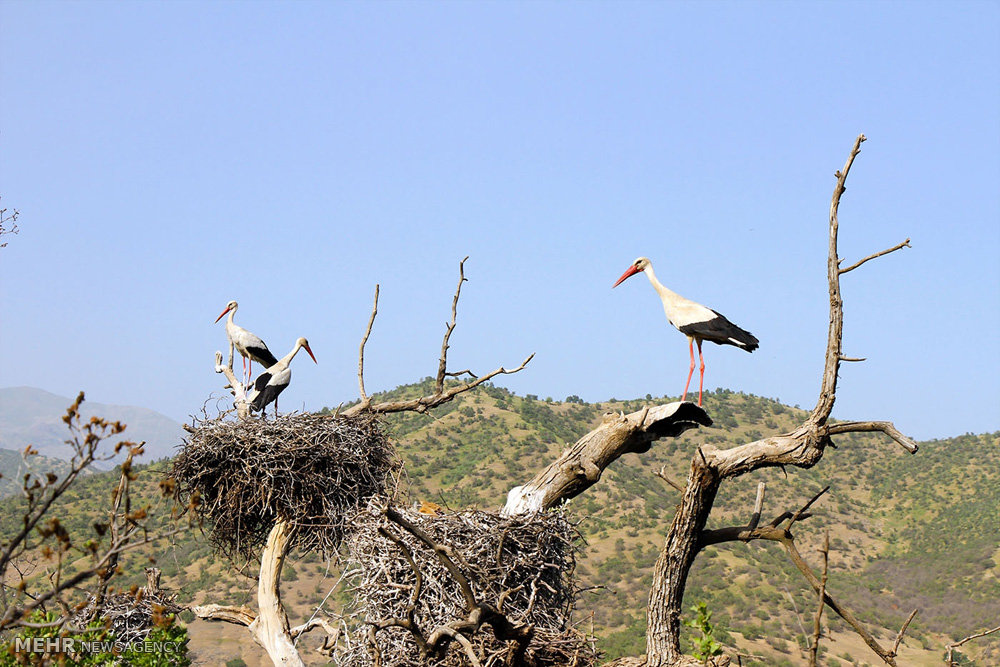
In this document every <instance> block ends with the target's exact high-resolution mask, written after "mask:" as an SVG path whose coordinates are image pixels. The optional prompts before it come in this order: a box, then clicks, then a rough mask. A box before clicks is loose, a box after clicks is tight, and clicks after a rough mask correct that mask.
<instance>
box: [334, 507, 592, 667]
mask: <svg viewBox="0 0 1000 667" xmlns="http://www.w3.org/2000/svg"><path fill="white" fill-rule="evenodd" d="M399 513H400V514H401V515H403V517H404V518H405V519H406V520H407V521H408V522H410V523H412V524H413V525H415V526H417V527H418V528H419V529H420V530H422V531H424V532H426V533H427V534H428V535H429V536H430V537H431V538H432V539H433V540H434V541H435V542H437V543H439V544H442V545H448V546H450V547H451V549H452V550H453V551H454V553H455V554H456V561H455V564H456V565H457V567H458V568H459V570H460V571H461V572H462V573H463V574H464V576H465V577H466V579H468V581H469V584H470V585H471V587H472V589H473V590H474V592H475V595H476V598H477V601H479V602H485V603H488V604H490V605H492V606H494V607H497V608H499V610H500V611H501V612H502V613H503V614H504V615H505V616H506V617H507V619H508V620H509V621H510V622H511V623H513V624H514V625H522V624H532V625H534V627H535V630H534V634H533V636H532V639H531V642H530V643H529V645H528V649H527V651H526V654H525V664H526V665H531V666H542V665H546V666H548V665H552V666H555V665H560V666H561V667H568V666H570V665H576V666H578V667H587V666H589V665H594V664H595V663H596V658H597V656H596V654H595V652H594V649H593V644H592V642H591V641H590V638H588V637H587V636H585V635H584V634H583V633H582V632H580V631H578V630H577V629H576V628H575V627H573V625H572V623H571V615H572V612H573V604H574V600H575V599H576V594H577V592H578V591H577V588H576V586H575V584H574V571H575V568H576V553H577V551H578V550H579V546H580V540H581V538H580V534H579V532H578V531H577V530H576V528H575V527H574V526H573V525H572V524H571V523H570V522H569V521H567V520H566V518H565V517H564V516H563V514H562V512H559V511H552V512H545V513H542V514H537V515H530V516H527V515H522V516H517V517H501V516H499V515H498V514H496V513H492V512H482V511H478V510H466V511H462V512H456V513H448V514H441V515H427V514H421V513H419V512H416V511H408V510H400V511H399ZM363 516H366V518H363V519H359V523H361V524H363V525H361V526H359V527H358V529H357V531H356V532H355V533H354V534H353V535H352V537H351V538H350V539H349V540H348V545H347V546H348V556H347V562H346V563H345V567H346V569H347V575H346V580H347V581H348V582H349V584H350V590H351V592H352V594H353V596H354V602H353V607H352V608H351V609H350V610H349V612H351V614H352V617H353V621H354V622H355V630H354V632H353V633H352V635H353V636H352V638H351V641H350V642H341V643H340V644H339V645H338V647H337V649H336V650H335V655H334V656H333V657H334V658H335V660H336V662H337V663H338V664H340V665H349V666H350V667H368V666H370V665H373V664H375V661H374V656H375V655H376V653H379V654H381V665H382V666H383V667H423V665H424V662H423V661H422V660H421V658H420V652H419V650H418V648H417V644H416V643H415V641H414V638H413V636H412V634H411V633H409V632H408V631H407V630H404V629H402V628H399V627H387V628H385V629H382V630H379V631H378V632H377V633H376V635H375V642H376V644H377V648H376V647H374V646H372V640H371V634H370V630H371V628H372V626H373V624H378V623H380V622H383V621H387V620H390V619H401V618H404V617H405V616H406V612H407V608H408V606H409V605H410V602H411V599H412V595H413V590H414V586H415V584H416V575H415V573H414V571H413V567H412V566H411V565H410V564H409V562H408V561H407V559H406V556H405V555H404V553H403V551H402V550H401V549H400V548H399V546H398V545H397V544H395V543H394V542H393V541H391V540H390V539H387V538H386V537H385V536H384V535H382V534H380V533H379V528H382V529H383V530H386V531H389V532H391V534H392V535H393V536H395V537H396V538H397V539H399V540H402V542H403V543H405V544H406V545H407V547H408V548H409V550H410V551H411V553H412V555H413V559H414V561H415V563H416V565H417V567H418V568H419V569H420V573H421V576H422V581H421V588H420V594H419V599H418V600H417V604H416V607H415V610H414V620H415V622H416V624H417V626H418V627H419V628H420V631H421V633H422V634H423V635H424V637H428V636H430V635H431V634H432V633H433V631H434V630H435V628H438V627H439V626H443V625H446V624H449V623H454V622H456V621H461V620H463V619H466V618H468V616H469V612H468V610H467V607H466V602H465V599H464V598H463V596H462V593H461V591H460V588H459V585H458V584H457V582H456V581H455V579H454V577H453V576H452V575H451V574H450V573H449V572H448V570H447V569H446V567H445V566H444V565H443V564H442V562H441V560H440V559H439V558H438V556H437V555H436V554H435V553H434V552H433V551H432V550H431V549H430V548H428V547H427V546H426V545H425V544H424V543H422V542H421V541H420V540H418V539H417V538H415V537H414V535H412V534H411V533H409V532H407V531H406V530H404V529H403V528H402V527H401V526H400V525H397V524H396V523H393V522H391V521H388V520H387V519H386V518H385V517H384V516H383V515H381V514H378V513H376V514H367V515H363ZM471 644H472V646H473V647H474V648H475V652H476V654H477V655H478V656H479V659H480V660H481V662H482V664H484V665H487V664H489V665H502V664H505V659H506V658H508V657H509V653H510V652H511V651H512V650H514V646H513V642H501V641H499V640H497V639H496V637H495V636H494V633H493V631H492V630H491V629H490V628H489V627H485V626H484V627H482V628H480V630H479V632H478V633H476V634H475V636H474V637H472V638H471ZM434 664H435V665H445V666H449V667H450V666H455V667H458V666H460V665H461V666H468V665H470V664H471V661H470V660H469V659H468V657H467V655H466V652H465V651H463V649H462V647H461V646H459V645H458V644H457V643H455V644H452V645H451V646H450V648H449V650H448V652H447V654H446V655H445V657H444V658H443V659H442V660H441V661H440V662H437V661H435V662H434Z"/></svg>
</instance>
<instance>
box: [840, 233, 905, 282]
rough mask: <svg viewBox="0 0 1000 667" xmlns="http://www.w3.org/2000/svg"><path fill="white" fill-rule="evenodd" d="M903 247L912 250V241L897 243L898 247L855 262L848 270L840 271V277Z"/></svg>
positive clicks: (895, 246)
mask: <svg viewBox="0 0 1000 667" xmlns="http://www.w3.org/2000/svg"><path fill="white" fill-rule="evenodd" d="M903 247H906V248H912V247H913V246H911V245H910V239H906V240H905V241H903V242H902V243H897V244H896V245H894V246H892V247H891V248H886V249H885V250H883V251H881V252H876V253H874V254H872V255H868V256H867V257H865V258H864V259H862V260H859V261H857V262H855V263H854V264H851V265H850V266H849V267H847V268H846V269H840V275H844V274H845V273H847V272H848V271H853V270H854V269H856V268H858V267H859V266H861V265H862V264H864V263H865V262H867V261H869V260H872V259H875V258H876V257H881V256H882V255H888V254H889V253H890V252H896V251H897V250H899V249H900V248H903Z"/></svg>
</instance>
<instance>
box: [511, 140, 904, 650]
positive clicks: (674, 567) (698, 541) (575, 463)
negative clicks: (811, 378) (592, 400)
mask: <svg viewBox="0 0 1000 667" xmlns="http://www.w3.org/2000/svg"><path fill="white" fill-rule="evenodd" d="M863 141H865V137H864V135H860V136H859V137H858V138H857V140H856V141H855V142H854V146H853V147H852V149H851V152H850V155H849V157H848V159H847V163H846V164H845V165H844V168H843V169H842V170H840V171H838V172H837V173H836V178H837V182H836V186H835V188H834V192H833V198H832V201H831V204H830V217H829V234H830V239H829V254H828V259H827V279H828V286H829V294H830V299H829V301H830V317H829V332H828V337H827V346H826V361H825V365H824V369H823V377H822V382H821V386H820V394H819V399H818V401H817V403H816V407H815V408H813V410H812V411H811V412H810V414H809V416H808V417H807V419H806V420H805V422H804V423H803V424H802V425H801V426H800V427H798V428H797V429H795V430H794V431H792V432H791V433H783V434H778V435H773V436H770V437H767V438H763V439H761V440H757V441H755V442H751V443H747V444H744V445H740V446H737V447H732V448H730V449H718V448H716V447H713V446H709V445H705V446H702V447H699V448H698V450H697V452H696V453H695V455H694V456H693V457H692V460H691V466H690V470H689V472H688V478H687V484H686V485H685V486H684V488H683V490H682V498H681V501H680V505H679V507H678V509H677V512H676V514H675V515H674V519H673V522H672V524H671V526H670V529H669V531H668V533H667V536H666V540H665V542H664V545H663V548H662V550H661V552H660V556H659V558H658V559H657V561H656V564H655V566H654V570H653V583H652V588H651V590H650V596H649V605H648V609H647V633H646V656H645V658H626V659H623V660H621V661H619V662H618V664H620V665H623V666H624V665H646V666H648V667H668V666H669V667H674V666H678V665H685V664H689V663H690V664H699V663H697V662H692V660H693V659H691V658H687V657H685V656H684V655H683V654H682V652H681V648H680V634H681V633H680V628H681V609H682V601H683V596H684V588H685V585H686V583H687V577H688V573H689V571H690V569H691V565H692V563H693V562H694V559H695V557H696V556H697V554H698V552H699V551H700V550H701V549H702V548H704V547H705V546H707V545H709V544H716V543H719V542H724V541H734V540H744V541H746V540H750V539H768V540H774V541H778V542H781V543H782V544H783V545H784V546H785V548H786V550H787V551H788V553H789V556H790V557H791V558H792V560H793V562H795V564H796V565H797V566H798V567H799V569H800V570H802V572H803V574H805V575H806V577H807V579H808V580H809V582H810V584H811V585H812V586H813V588H814V589H815V590H816V591H817V593H819V592H820V591H821V590H822V589H823V585H822V582H821V581H820V580H819V579H818V578H817V577H816V575H815V574H814V573H812V571H811V570H810V569H809V568H808V566H807V565H806V564H805V562H804V561H803V560H802V558H801V556H799V554H798V551H797V550H796V549H795V546H794V541H793V537H792V534H791V532H790V529H791V526H792V525H793V524H794V523H795V521H797V520H799V519H801V518H803V517H804V516H806V514H805V510H806V509H807V508H808V505H809V504H811V502H812V501H810V503H807V505H806V506H805V507H803V508H802V509H801V510H799V511H798V512H797V513H795V514H792V515H788V514H787V513H786V514H783V515H781V516H779V517H778V518H777V519H775V521H774V522H772V524H771V525H769V526H765V527H763V528H759V527H758V526H757V522H758V521H759V517H760V512H761V509H762V507H761V506H762V504H763V489H761V490H760V492H759V494H758V504H757V506H756V507H755V508H754V512H753V517H754V519H752V520H751V522H750V524H748V525H747V526H739V527H734V528H730V529H723V530H721V531H706V530H705V525H706V522H707V520H708V516H709V514H710V513H711V511H712V507H713V504H714V502H715V497H716V494H717V492H718V490H719V486H720V484H721V483H722V481H723V480H725V479H728V478H734V477H738V476H740V475H744V474H746V473H748V472H751V471H753V470H758V469H760V468H767V467H780V466H798V467H801V468H809V467H812V466H814V465H816V464H817V463H818V462H819V461H820V459H821V458H822V457H823V453H824V451H825V449H826V447H827V445H829V444H831V436H834V435H837V434H841V433H856V432H872V431H880V432H882V433H885V434H886V435H888V436H889V437H891V438H892V439H893V440H895V441H896V442H897V443H899V444H900V445H901V446H902V447H903V448H904V449H905V450H906V451H908V452H910V453H913V452H916V451H917V445H916V443H914V442H913V441H912V440H911V439H910V438H908V437H906V436H905V435H903V434H902V433H900V432H899V431H898V430H897V429H896V427H895V426H893V424H892V423H890V422H885V421H857V422H839V423H835V424H830V423H828V422H829V417H830V413H831V411H832V409H833V405H834V401H835V400H836V391H837V373H838V371H839V369H840V364H841V362H843V361H862V360H861V359H853V358H849V357H846V356H844V354H843V350H842V335H843V299H842V297H841V293H840V276H841V275H843V274H845V273H848V272H849V271H853V270H854V269H856V268H858V267H860V266H861V265H862V264H864V263H865V262H868V261H869V260H872V259H875V258H877V257H880V256H882V255H885V254H888V253H890V252H894V251H896V250H899V249H900V248H903V247H904V246H905V247H909V239H907V240H906V241H904V242H902V243H899V244H897V245H895V246H893V247H892V248H888V249H886V250H883V251H881V252H877V253H874V254H872V255H869V256H868V257H865V258H863V259H861V260H859V261H857V262H855V263H854V264H851V265H849V266H847V267H841V262H842V260H841V259H840V257H839V256H838V254H837V235H838V220H837V210H838V207H839V205H840V199H841V196H842V195H843V193H844V190H845V181H846V180H847V175H848V173H849V171H850V169H851V165H852V164H853V163H854V159H855V158H856V157H857V155H858V153H859V152H860V149H861V143H862V142H863ZM666 407H667V406H660V408H661V409H665V408H666ZM656 410H658V409H657V408H653V409H644V410H643V411H641V412H639V413H635V414H633V415H629V416H628V417H624V416H623V417H620V418H619V422H620V424H621V425H620V427H621V428H623V429H624V431H625V432H626V433H628V434H629V435H627V436H626V438H632V439H639V440H645V441H646V442H645V443H644V444H643V445H641V446H644V447H646V448H647V449H648V446H649V445H648V442H649V441H652V440H655V439H656V437H658V436H657V434H656V432H655V431H654V432H653V433H652V434H647V433H644V432H643V426H644V425H645V424H646V423H647V420H648V418H649V416H650V414H654V411H656ZM684 412H685V413H686V414H685V413H681V409H680V408H678V409H677V410H676V412H675V414H682V416H684V417H685V418H686V420H688V421H686V422H684V423H691V422H698V419H697V413H694V412H693V411H691V409H690V408H686V407H685V408H684ZM699 423H705V422H704V421H701V422H699ZM606 428H607V424H603V425H602V426H600V427H598V429H596V430H595V431H593V432H591V433H590V434H588V435H586V436H584V437H583V438H582V439H581V441H580V442H581V443H583V442H585V441H587V440H588V439H590V438H593V439H594V445H593V446H583V447H580V450H581V452H586V454H585V455H584V456H581V457H576V458H574V457H573V456H572V453H571V452H567V453H566V454H564V455H563V457H562V458H561V459H560V462H557V463H555V464H553V465H552V466H549V468H548V469H547V470H546V471H544V472H543V473H540V474H539V475H537V476H536V477H535V479H533V480H532V481H531V482H529V483H528V484H527V485H525V486H524V487H517V488H515V489H513V490H512V491H511V493H510V496H509V497H508V503H507V508H506V511H508V512H519V511H532V510H536V509H541V508H544V507H549V506H552V505H554V504H555V503H557V502H559V501H560V500H561V499H563V498H565V497H569V496H571V495H573V494H575V493H578V492H579V491H580V490H581V489H580V484H579V483H577V484H575V485H573V484H567V483H566V481H565V480H566V478H567V477H568V476H572V477H575V478H583V479H585V480H588V481H589V482H590V483H593V482H595V481H596V480H597V478H598V477H599V476H600V473H601V471H602V470H603V468H604V467H605V466H606V465H607V464H609V463H610V462H611V461H613V460H614V459H615V458H617V456H616V455H615V452H616V451H618V450H619V449H621V447H622V446H621V442H620V438H610V439H607V440H605V439H602V438H600V436H599V433H600V431H602V430H603V429H606ZM578 445H579V443H578ZM624 451H645V450H644V449H641V448H639V449H636V448H634V446H631V445H630V446H626V448H625V449H624ZM672 484H673V483H672ZM675 486H678V488H680V487H679V485H675ZM525 489H527V490H528V491H525ZM541 498H544V501H542V500H540V499H541ZM814 500H815V499H814ZM786 520H788V524H787V525H786V526H784V527H782V526H781V523H782V522H783V521H786ZM823 599H824V601H825V602H826V604H827V605H828V606H830V607H831V609H833V610H834V611H835V612H837V613H838V614H840V615H841V616H842V617H844V618H845V620H847V621H848V623H850V624H851V625H852V627H854V629H855V630H857V631H859V633H860V634H862V637H864V638H865V641H866V642H867V643H868V645H869V646H870V647H871V648H872V650H873V651H875V652H876V653H877V654H878V655H879V657H880V658H881V659H882V660H883V661H884V662H885V663H886V664H889V665H895V664H896V663H895V651H896V648H897V647H898V644H899V641H898V640H899V639H901V638H902V633H900V635H899V637H898V639H897V642H896V645H895V646H894V647H892V648H891V649H886V648H884V647H881V646H880V645H878V643H877V642H876V641H875V640H874V639H873V638H872V637H871V635H869V634H868V633H867V632H865V631H864V629H863V628H861V626H860V624H858V623H857V622H856V621H854V622H852V619H853V617H850V618H849V616H850V614H849V612H846V610H844V609H843V608H842V607H840V605H838V604H836V603H835V602H834V601H833V600H832V599H831V598H830V596H829V594H828V593H826V591H825V590H824V591H823ZM845 614H846V615H845ZM904 630H905V626H904Z"/></svg>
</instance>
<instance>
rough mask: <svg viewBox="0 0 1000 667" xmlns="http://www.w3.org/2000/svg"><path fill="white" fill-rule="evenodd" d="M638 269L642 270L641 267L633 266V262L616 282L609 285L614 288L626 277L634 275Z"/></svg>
mask: <svg viewBox="0 0 1000 667" xmlns="http://www.w3.org/2000/svg"><path fill="white" fill-rule="evenodd" d="M640 271H642V269H637V268H635V265H634V264H633V265H632V266H630V267H628V270H627V271H625V273H623V274H622V277H621V278H619V279H618V282H616V283H615V284H614V285H612V286H611V289H614V288H616V287H618V286H619V285H621V284H622V283H623V282H624V281H625V279H626V278H631V277H632V276H634V275H635V274H637V273H639V272H640Z"/></svg>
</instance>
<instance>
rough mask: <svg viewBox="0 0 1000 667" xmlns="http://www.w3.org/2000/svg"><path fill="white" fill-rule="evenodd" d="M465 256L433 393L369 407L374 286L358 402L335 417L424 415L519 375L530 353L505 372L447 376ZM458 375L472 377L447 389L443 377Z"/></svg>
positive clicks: (360, 361)
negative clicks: (367, 382) (368, 367)
mask: <svg viewBox="0 0 1000 667" xmlns="http://www.w3.org/2000/svg"><path fill="white" fill-rule="evenodd" d="M468 259H469V258H468V257H465V258H464V259H462V261H461V262H459V265H458V286H457V287H456V288H455V295H454V297H452V302H451V320H449V321H448V323H447V324H446V328H445V333H444V338H443V339H442V341H441V356H440V357H439V359H438V369H437V374H436V376H435V378H434V393H432V394H428V395H426V396H420V397H419V398H413V399H407V400H399V401H383V402H381V403H375V404H372V400H371V397H370V396H368V395H367V394H366V393H365V387H364V354H365V343H366V342H367V340H368V336H369V334H370V333H371V330H372V325H373V323H374V322H375V314H376V312H377V306H378V286H377V285H376V287H375V304H374V305H373V306H372V314H371V316H370V317H369V319H368V328H367V329H366V330H365V335H364V338H363V339H362V341H361V349H360V351H359V352H358V388H359V390H360V391H361V397H360V398H361V400H360V401H359V402H358V403H356V404H354V405H352V406H351V407H349V408H347V409H346V410H343V411H340V410H338V412H337V414H338V415H344V416H346V417H353V416H355V415H357V414H360V413H361V412H365V411H370V412H374V413H380V414H385V413H389V412H408V411H412V412H418V413H425V412H427V411H428V410H431V409H432V408H435V407H437V406H439V405H441V404H442V403H447V402H449V401H451V400H452V399H453V398H455V396H457V395H459V394H462V393H465V392H467V391H470V390H472V389H475V388H476V387H478V386H479V385H481V384H483V383H484V382H488V381H489V380H491V379H493V378H494V377H496V376H497V375H512V374H514V373H517V372H520V371H521V370H523V369H524V367H525V366H527V365H528V362H530V361H531V360H532V359H533V358H534V356H535V355H534V353H532V354H530V355H529V356H528V357H527V358H526V359H525V360H524V361H522V362H521V365H520V366H518V367H517V368H514V369H511V370H507V369H506V368H504V367H503V366H501V367H500V368H497V369H495V370H493V371H490V372H489V373H487V374H485V375H482V376H477V375H476V374H475V373H473V372H472V371H471V370H469V369H466V370H463V371H459V372H458V373H449V372H448V369H447V366H448V348H449V341H450V340H451V333H452V331H454V330H455V325H456V322H457V318H458V299H459V296H460V295H461V293H462V283H464V282H465V281H466V280H467V278H466V277H465V262H466V260H468ZM460 375H469V376H471V377H472V380H471V381H470V382H464V383H461V384H455V385H452V386H450V387H445V378H448V377H458V376H460Z"/></svg>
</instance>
